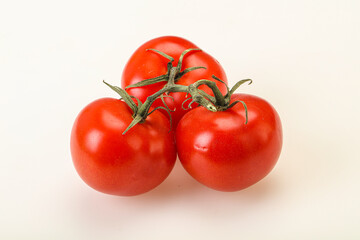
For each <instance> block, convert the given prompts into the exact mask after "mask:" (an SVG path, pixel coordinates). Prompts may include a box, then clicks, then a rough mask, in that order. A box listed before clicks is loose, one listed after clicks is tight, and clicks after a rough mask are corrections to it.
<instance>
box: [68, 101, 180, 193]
mask: <svg viewBox="0 0 360 240" xmlns="http://www.w3.org/2000/svg"><path fill="white" fill-rule="evenodd" d="M132 114H133V113H132V110H131V109H130V108H129V107H128V106H127V105H126V103H125V102H123V101H121V100H118V99H113V98H102V99H99V100H96V101H94V102H92V103H90V104H89V105H88V106H86V107H85V108H84V109H83V110H82V111H81V112H80V113H79V115H78V117H77V119H76V120H75V123H74V126H73V129H72V133H71V155H72V159H73V162H74V165H75V168H76V170H77V172H78V173H79V175H80V177H81V178H82V179H83V180H84V181H85V182H86V183H87V184H88V185H89V186H91V187H92V188H94V189H96V190H98V191H100V192H104V193H108V194H113V195H122V196H131V195H137V194H141V193H144V192H147V191H149V190H151V189H153V188H155V187H156V186H158V185H159V184H160V183H161V182H162V181H163V180H164V179H165V178H166V177H167V176H168V175H169V173H170V171H171V170H172V168H173V166H174V163H175V160H176V147H175V143H174V135H173V133H172V132H170V133H169V130H170V123H169V120H168V119H167V117H165V116H164V115H163V114H162V113H160V112H157V111H155V112H154V113H152V114H151V115H149V116H148V117H147V119H146V120H145V122H143V123H139V124H137V125H136V126H135V127H133V128H132V129H130V130H129V131H128V132H127V133H126V134H125V135H122V133H123V131H124V130H125V129H126V128H127V126H128V125H129V124H130V122H131V121H132V120H133V118H132Z"/></svg>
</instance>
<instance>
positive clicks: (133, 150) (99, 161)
mask: <svg viewBox="0 0 360 240" xmlns="http://www.w3.org/2000/svg"><path fill="white" fill-rule="evenodd" d="M247 81H250V80H243V81H240V82H239V83H237V84H236V85H235V87H234V88H232V89H229V88H228V86H227V79H226V75H225V72H224V70H223V68H222V67H221V65H220V63H219V62H218V61H216V60H215V59H214V58H213V57H211V56H210V55H209V54H207V53H206V52H204V51H201V50H200V49H199V48H198V47H197V46H196V45H194V44H193V43H191V42H189V41H187V40H185V39H183V38H179V37H169V36H167V37H160V38H156V39H153V40H150V41H148V42H146V43H145V44H143V45H142V46H140V47H139V48H138V49H137V50H136V51H135V52H134V54H133V55H132V56H131V58H130V60H129V61H128V63H127V65H126V66H125V68H124V72H123V75H122V82H121V83H122V87H123V88H124V89H126V91H125V90H123V89H122V88H119V87H115V86H112V85H110V84H107V85H108V86H110V87H111V88H112V89H113V90H115V91H116V92H117V93H119V94H120V96H121V99H114V98H102V99H98V100H96V101H94V102H92V103H90V104H89V105H88V106H86V107H85V108H84V109H83V110H82V111H81V112H80V113H79V115H78V117H77V118H76V120H75V123H74V126H73V129H72V132H71V144H70V145H71V154H72V159H73V163H74V166H75V168H76V170H77V172H78V174H79V175H80V177H81V178H82V179H83V180H84V181H85V182H86V183H87V184H88V185H89V186H91V187H92V188H94V189H96V190H98V191H100V192H104V193H108V194H113V195H121V196H132V195H138V194H141V193H145V192H147V191H149V190H151V189H153V188H155V187H156V186H158V185H159V184H160V183H161V182H163V181H164V180H165V178H166V177H167V176H168V175H169V174H170V172H171V170H172V168H173V166H174V163H175V161H176V156H177V155H178V157H179V159H180V161H181V163H182V165H183V166H184V168H185V169H186V171H187V172H188V173H189V174H190V175H191V176H192V177H194V178H195V179H196V180H197V181H199V182H200V183H202V184H204V185H206V186H208V187H210V188H213V189H216V190H220V191H237V190H241V189H243V188H246V187H248V186H251V185H253V184H254V183H256V182H258V181H259V180H261V179H262V178H264V177H265V176H266V175H267V174H268V173H269V172H270V171H271V170H272V168H273V167H274V166H275V164H276V162H277V159H278V157H279V155H280V151H281V147H282V129H281V122H280V118H279V116H278V114H277V112H276V110H275V109H274V108H273V107H272V106H271V105H270V104H269V103H268V102H267V101H265V100H263V99H261V98H259V97H256V96H253V95H249V94H236V93H235V94H233V93H234V91H235V89H236V88H237V87H239V86H240V85H241V84H242V83H244V82H247ZM199 105H200V106H199ZM157 110H159V111H157Z"/></svg>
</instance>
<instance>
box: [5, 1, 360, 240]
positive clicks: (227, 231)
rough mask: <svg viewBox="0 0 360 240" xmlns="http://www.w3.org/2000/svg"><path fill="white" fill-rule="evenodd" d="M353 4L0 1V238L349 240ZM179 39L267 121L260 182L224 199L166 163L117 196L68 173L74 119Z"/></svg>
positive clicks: (355, 232)
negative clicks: (269, 160) (269, 141)
mask: <svg viewBox="0 0 360 240" xmlns="http://www.w3.org/2000/svg"><path fill="white" fill-rule="evenodd" d="M359 12H360V1H357V0H353V1H350V0H349V1H345V0H342V1H340V0H339V1H337V0H327V1H325V0H323V1H316V0H315V1H313V0H312V1H285V0H283V1H280V0H276V1H265V0H264V1H256V0H255V1H226V0H222V1H209V0H207V1H187V2H184V1H155V0H152V1H147V2H145V1H123V2H121V1H112V2H108V1H98V2H95V1H77V0H76V1H74V0H72V1H6V0H1V1H0V79H1V85H0V105H1V108H0V111H1V113H0V114H1V117H0V123H1V124H0V131H1V132H0V146H1V148H0V151H1V152H0V157H1V160H0V239H157V240H160V239H207V240H209V239H360V229H359V226H360V223H359V219H360V207H359V202H360V187H359V184H360V174H359V168H360V158H359V147H360V146H359V137H358V136H359V133H360V131H359V130H360V128H359V125H360V124H359V123H360V111H359V103H360V101H359V100H360V97H359V88H360V84H359V82H360V57H359V56H360V47H359V44H360V14H359ZM163 35H176V36H181V37H184V38H187V39H188V40H190V41H192V42H194V43H195V44H197V45H198V46H199V47H201V48H202V49H203V50H205V51H207V52H208V53H210V54H211V55H213V56H214V57H215V58H217V59H218V60H219V62H220V63H221V64H222V66H223V67H224V69H225V71H226V73H227V75H228V79H229V80H230V83H231V84H233V83H235V81H237V80H240V79H243V78H252V79H253V80H254V83H253V84H252V85H251V86H243V87H241V88H240V89H239V91H243V92H248V93H252V94H256V95H258V96H261V97H263V98H265V99H267V100H268V101H269V102H271V103H272V104H273V105H274V106H275V108H276V109H277V110H278V112H279V114H280V116H281V119H282V123H283V131H284V145H283V151H282V154H281V156H280V159H279V162H278V164H277V166H276V168H275V169H274V170H273V171H272V173H271V174H270V175H269V176H267V177H266V178H265V179H264V180H262V181H261V182H259V183H258V184H256V185H254V186H252V187H250V188H248V189H246V190H243V191H240V192H234V193H223V192H217V191H214V190H211V189H208V188H206V187H203V186H202V185H200V184H198V183H197V182H196V181H194V180H192V178H191V177H190V176H189V175H188V174H187V173H186V172H185V171H184V170H183V169H182V167H181V165H179V164H177V165H176V167H175V169H174V171H173V172H172V173H171V175H170V176H169V178H168V179H167V180H166V181H165V182H164V183H163V184H162V185H160V186H159V187H158V188H156V189H155V190H153V191H151V192H149V193H147V194H144V195H141V196H137V197H115V196H109V195H105V194H101V193H99V192H96V191H94V190H92V189H91V188H89V187H88V186H87V185H86V184H85V183H83V182H82V180H81V179H80V178H79V177H78V175H77V173H76V171H75V169H74V167H73V165H72V161H71V157H70V150H69V138H70V131H71V127H72V124H73V121H74V119H75V117H76V115H77V113H78V112H79V111H80V110H81V109H82V108H83V107H84V106H85V105H86V104H88V103H89V102H91V101H93V100H94V99H97V98H101V97H106V96H110V97H117V96H116V94H115V93H113V92H112V91H111V90H110V89H108V88H107V87H106V86H105V85H104V84H103V83H102V80H103V79H105V80H107V81H109V82H110V83H113V84H117V85H120V77H121V73H122V69H123V67H124V65H125V63H126V61H127V59H128V58H129V57H130V55H131V54H132V52H133V51H134V50H135V49H136V48H137V47H138V46H140V45H141V44H142V43H144V42H146V41H148V40H150V39H152V38H155V37H158V36H163Z"/></svg>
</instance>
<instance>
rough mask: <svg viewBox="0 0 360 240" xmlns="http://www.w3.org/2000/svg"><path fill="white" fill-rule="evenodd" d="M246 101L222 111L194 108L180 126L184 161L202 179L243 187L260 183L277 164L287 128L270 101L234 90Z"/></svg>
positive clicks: (179, 146)
mask: <svg viewBox="0 0 360 240" xmlns="http://www.w3.org/2000/svg"><path fill="white" fill-rule="evenodd" d="M236 100H242V101H244V102H245V103H246V105H247V108H248V123H247V124H245V110H244V107H243V105H242V104H240V103H238V104H236V105H235V106H234V107H232V108H230V109H227V110H225V111H221V112H210V111H208V110H206V109H205V108H203V107H198V108H195V109H194V110H192V111H190V112H188V113H187V114H186V115H185V116H184V117H183V118H182V119H181V120H180V122H179V124H178V127H177V129H176V144H177V149H178V155H179V158H180V161H181V163H182V165H183V166H184V168H185V169H186V170H187V172H189V173H190V175H191V176H193V177H194V178H195V179H196V180H197V181H199V182H200V183H202V184H204V185H206V186H208V187H210V188H213V189H216V190H220V191H237V190H240V189H243V188H246V187H249V186H250V185H252V184H254V183H256V182H258V181H259V180H261V179H262V178H264V177H265V176H266V175H267V174H268V173H269V172H270V171H271V170H272V169H273V167H274V166H275V164H276V162H277V159H278V157H279V155H280V151H281V147H282V128H281V122H280V118H279V116H278V114H277V112H276V111H275V109H274V108H273V107H272V106H271V105H270V104H269V103H268V102H267V101H265V100H263V99H261V98H259V97H256V96H253V95H247V94H234V95H232V97H231V102H234V101H236Z"/></svg>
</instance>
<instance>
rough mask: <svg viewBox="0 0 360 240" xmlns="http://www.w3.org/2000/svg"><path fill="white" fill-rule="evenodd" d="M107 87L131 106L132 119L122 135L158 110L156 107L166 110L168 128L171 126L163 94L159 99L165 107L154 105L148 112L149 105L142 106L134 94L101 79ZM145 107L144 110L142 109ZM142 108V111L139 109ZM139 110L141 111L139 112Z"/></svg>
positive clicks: (168, 110)
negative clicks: (168, 122) (131, 94)
mask: <svg viewBox="0 0 360 240" xmlns="http://www.w3.org/2000/svg"><path fill="white" fill-rule="evenodd" d="M103 82H104V83H105V84H106V85H107V86H108V87H110V88H111V89H112V90H114V91H115V92H116V93H118V94H119V95H120V97H121V99H122V100H123V101H124V102H125V103H126V104H127V105H128V106H129V107H130V108H131V110H132V112H133V118H134V120H133V121H132V122H131V123H130V125H129V126H128V127H127V128H126V129H125V131H124V132H123V133H122V134H123V135H124V134H125V133H126V132H127V131H129V130H130V129H131V128H132V127H134V126H135V125H136V124H138V123H141V122H143V121H145V119H146V118H147V117H148V116H149V115H150V114H152V113H153V112H154V111H156V110H158V109H163V110H165V111H167V112H168V114H169V116H170V128H171V114H170V111H172V110H170V109H169V107H168V106H167V105H166V103H165V100H164V96H162V95H161V99H162V101H163V103H164V105H165V106H166V107H156V108H154V109H153V110H152V111H150V112H149V109H150V106H151V105H149V106H148V107H147V106H144V104H143V103H142V102H141V101H140V100H139V99H138V98H137V97H135V96H130V95H129V94H128V93H127V92H126V91H125V90H124V89H122V88H120V87H117V86H113V85H111V84H109V83H107V82H105V81H103ZM133 99H135V100H136V102H137V104H136V103H135V102H134V100H133ZM143 109H145V110H143ZM141 110H142V111H141ZM140 111H141V113H140Z"/></svg>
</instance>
